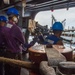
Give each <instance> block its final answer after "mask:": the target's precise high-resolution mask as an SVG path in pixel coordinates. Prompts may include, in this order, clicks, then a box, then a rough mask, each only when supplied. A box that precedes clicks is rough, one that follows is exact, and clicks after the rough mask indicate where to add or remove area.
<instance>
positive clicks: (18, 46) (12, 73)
mask: <svg viewBox="0 0 75 75" xmlns="http://www.w3.org/2000/svg"><path fill="white" fill-rule="evenodd" d="M6 14H7V15H8V19H9V21H8V23H7V25H6V27H8V28H9V29H10V31H9V34H10V35H9V38H8V39H7V41H8V42H7V43H8V46H7V51H6V54H5V57H8V58H12V59H19V60H21V52H22V44H24V43H25V39H24V36H23V34H22V32H21V29H20V28H19V27H18V25H17V23H18V16H19V12H18V10H17V9H16V8H9V9H8V10H7V12H6ZM20 70H21V68H20V67H16V66H12V65H10V64H5V75H20Z"/></svg>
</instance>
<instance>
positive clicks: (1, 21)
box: [0, 16, 9, 75]
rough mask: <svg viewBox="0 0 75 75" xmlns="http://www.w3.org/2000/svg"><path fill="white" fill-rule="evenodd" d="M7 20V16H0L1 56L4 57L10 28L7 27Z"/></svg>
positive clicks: (1, 67)
mask: <svg viewBox="0 0 75 75" xmlns="http://www.w3.org/2000/svg"><path fill="white" fill-rule="evenodd" d="M6 22H7V18H6V17H5V16H0V56H4V53H5V47H6V39H5V36H6V35H7V33H8V31H9V28H7V27H5V25H6ZM0 75H3V63H1V62H0Z"/></svg>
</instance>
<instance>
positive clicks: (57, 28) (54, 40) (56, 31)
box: [45, 22, 63, 46]
mask: <svg viewBox="0 0 75 75" xmlns="http://www.w3.org/2000/svg"><path fill="white" fill-rule="evenodd" d="M52 30H53V34H52V35H48V36H47V37H46V38H45V40H46V41H47V42H46V43H47V44H48V46H51V45H55V44H56V45H63V42H62V39H61V37H60V36H61V34H62V31H63V25H62V23H60V22H55V23H54V24H53V26H52Z"/></svg>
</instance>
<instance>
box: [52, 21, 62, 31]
mask: <svg viewBox="0 0 75 75" xmlns="http://www.w3.org/2000/svg"><path fill="white" fill-rule="evenodd" d="M52 30H61V31H63V25H62V23H60V22H55V23H54V24H53V26H52Z"/></svg>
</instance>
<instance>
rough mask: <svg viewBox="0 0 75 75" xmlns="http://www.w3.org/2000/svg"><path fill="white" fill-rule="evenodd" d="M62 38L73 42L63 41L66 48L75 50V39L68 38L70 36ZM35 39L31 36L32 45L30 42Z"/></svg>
mask: <svg viewBox="0 0 75 75" xmlns="http://www.w3.org/2000/svg"><path fill="white" fill-rule="evenodd" d="M62 37H63V38H65V39H67V40H72V42H68V41H63V43H64V46H67V47H71V48H73V49H74V50H75V37H68V36H62ZM33 38H34V37H33V36H29V41H28V42H29V43H30V41H32V39H33Z"/></svg>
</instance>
